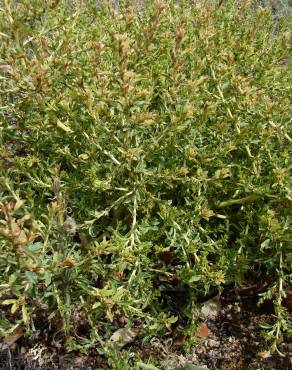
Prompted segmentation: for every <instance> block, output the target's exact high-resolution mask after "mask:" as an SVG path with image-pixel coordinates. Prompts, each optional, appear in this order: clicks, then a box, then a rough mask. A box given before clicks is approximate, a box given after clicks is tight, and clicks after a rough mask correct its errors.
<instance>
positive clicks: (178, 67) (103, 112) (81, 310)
mask: <svg viewBox="0 0 292 370" xmlns="http://www.w3.org/2000/svg"><path fill="white" fill-rule="evenodd" d="M290 27H291V22H290V20H289V18H288V20H287V19H284V18H281V17H279V18H278V19H277V21H276V22H275V20H274V16H273V13H272V12H271V11H270V10H269V9H264V8H256V7H255V6H254V4H253V3H252V2H251V1H237V2H235V1H229V0H227V1H224V2H222V5H221V6H218V5H217V3H216V4H214V3H213V2H211V1H207V2H196V3H195V4H193V5H192V6H190V4H189V2H187V1H180V2H179V4H177V3H175V2H172V1H170V2H163V1H155V2H153V1H150V2H149V4H147V5H143V6H140V7H138V8H136V7H135V6H134V5H129V4H127V2H125V3H122V2H119V4H118V5H117V4H113V5H112V6H111V5H109V4H108V3H106V4H105V3H104V4H100V3H98V2H96V1H93V0H87V1H73V0H72V1H69V0H67V1H66V0H60V1H41V0H21V1H13V0H5V1H3V2H1V9H0V38H1V43H0V86H1V92H0V99H1V100H0V120H1V127H0V141H1V154H0V175H1V184H0V193H1V194H0V197H1V203H0V218H1V221H0V222H1V227H0V237H1V238H0V271H1V278H0V279H1V285H0V295H1V312H2V316H1V336H6V335H8V334H9V333H10V334H11V333H13V332H15V330H16V328H17V327H19V326H23V325H25V327H26V331H27V333H28V335H29V334H30V333H32V332H33V331H35V330H38V329H42V330H50V332H51V333H55V334H56V333H57V334H58V335H59V337H62V338H65V340H66V346H67V348H68V349H78V348H79V349H82V350H87V349H89V348H92V347H96V346H97V347H98V350H99V351H100V353H104V354H108V356H109V364H110V363H111V362H110V361H113V363H115V362H116V361H118V360H117V358H118V357H116V358H115V356H116V354H117V353H118V352H117V351H116V352H115V351H113V350H112V349H110V348H111V347H110V344H109V341H108V338H109V337H110V336H111V335H112V333H113V332H114V331H115V330H116V329H117V328H119V327H129V328H134V329H137V328H138V329H139V338H140V339H141V340H142V341H147V340H148V339H149V338H150V337H151V336H153V335H162V334H164V333H165V332H169V331H173V332H181V333H183V334H184V335H185V336H186V338H188V339H189V341H188V342H186V343H188V345H191V344H192V343H193V341H194V340H195V338H194V333H195V331H194V328H195V326H196V325H197V323H198V322H199V320H200V318H201V317H200V310H199V309H198V305H197V301H198V300H200V299H201V298H202V297H203V296H208V294H211V295H212V294H213V295H214V294H217V293H218V292H221V291H222V289H224V287H226V286H230V285H235V286H240V285H245V284H249V283H254V282H255V281H256V282H266V284H265V292H264V293H263V294H262V295H261V301H263V300H265V299H272V300H273V301H274V304H275V317H274V323H273V324H272V325H270V324H269V325H266V326H265V328H266V330H267V333H266V334H267V337H268V338H270V339H271V340H272V341H273V343H274V344H273V348H274V349H276V342H277V340H281V335H282V334H281V333H284V332H287V333H288V334H289V333H290V334H291V327H290V326H289V320H288V312H287V310H286V309H285V308H284V307H283V305H282V300H283V298H284V296H285V292H287V291H288V289H289V277H290V274H291V262H292V253H291V244H290V246H289V239H291V229H290V230H289V227H290V226H291V225H290V223H291V218H290V219H289V217H290V216H291V197H292V195H291V187H290V185H291V182H290V179H291V178H289V176H290V175H291V116H292V115H291V114H292V109H291V106H292V105H291V86H292V85H291V83H292V74H291V45H292V42H291V28H290ZM289 131H290V132H289ZM289 212H290V216H289ZM186 346H187V344H186ZM119 361H122V359H121V358H119ZM111 366H113V365H111Z"/></svg>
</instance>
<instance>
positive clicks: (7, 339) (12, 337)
mask: <svg viewBox="0 0 292 370" xmlns="http://www.w3.org/2000/svg"><path fill="white" fill-rule="evenodd" d="M22 336H23V331H22V328H21V327H20V326H18V327H17V328H16V329H15V330H14V332H13V334H11V335H7V336H6V337H4V338H3V342H4V343H5V344H7V345H8V346H11V345H12V344H13V343H15V342H16V341H17V340H18V339H19V338H21V337H22Z"/></svg>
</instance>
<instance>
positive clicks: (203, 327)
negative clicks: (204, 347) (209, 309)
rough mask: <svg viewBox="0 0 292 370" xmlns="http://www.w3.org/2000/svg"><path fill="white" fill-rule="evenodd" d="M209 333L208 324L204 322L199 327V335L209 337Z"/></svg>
mask: <svg viewBox="0 0 292 370" xmlns="http://www.w3.org/2000/svg"><path fill="white" fill-rule="evenodd" d="M208 335H209V328H208V325H207V324H206V323H205V322H203V323H201V324H200V325H199V326H198V328H197V337H199V338H203V337H207V336H208Z"/></svg>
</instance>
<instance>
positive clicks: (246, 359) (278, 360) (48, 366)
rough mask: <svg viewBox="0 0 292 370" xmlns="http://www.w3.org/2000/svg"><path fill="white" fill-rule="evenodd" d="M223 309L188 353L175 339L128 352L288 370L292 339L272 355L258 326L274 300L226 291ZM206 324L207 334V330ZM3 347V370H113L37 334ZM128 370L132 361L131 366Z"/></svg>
mask: <svg viewBox="0 0 292 370" xmlns="http://www.w3.org/2000/svg"><path fill="white" fill-rule="evenodd" d="M220 303H221V310H220V311H219V312H218V314H217V316H216V317H213V318H207V319H206V321H205V324H204V325H205V327H204V330H203V331H202V333H201V338H199V339H198V343H197V344H196V345H195V346H194V347H193V348H192V349H191V350H190V351H189V352H188V353H185V352H184V351H183V350H182V348H181V343H178V342H177V341H174V340H173V339H172V338H171V337H165V338H160V339H158V338H153V339H152V340H151V341H150V342H149V343H148V344H146V345H143V346H142V345H141V343H139V342H138V341H136V342H134V343H132V344H131V345H128V346H127V350H130V351H131V352H133V356H134V357H133V359H134V358H135V357H136V356H135V353H136V354H137V353H139V354H140V356H142V358H143V359H144V361H145V362H147V360H148V359H149V358H150V357H151V358H156V359H159V362H160V369H161V370H173V369H176V368H177V367H180V366H183V365H186V364H193V365H200V366H206V367H207V368H208V369H209V370H272V369H273V370H290V369H292V341H291V338H284V339H283V341H282V343H281V344H280V345H279V347H278V349H279V351H280V352H281V353H282V356H281V355H279V354H278V353H274V354H270V353H269V352H268V348H269V346H268V344H267V343H266V341H265V340H264V338H263V336H262V330H261V329H260V327H259V324H260V323H262V322H269V321H271V320H272V317H273V312H272V310H273V306H272V304H271V305H269V304H266V305H265V306H262V307H260V308H259V307H257V305H256V295H254V294H250V293H248V295H247V296H244V295H238V294H237V295H236V294H235V293H234V292H228V293H226V294H225V295H223V296H222V297H221V299H220ZM206 328H207V332H206V330H205V329H206ZM1 346H2V347H0V370H57V369H58V370H59V369H60V370H61V369H62V370H83V369H86V370H99V369H100V370H101V369H110V367H108V365H107V363H106V361H105V359H104V358H103V357H102V356H100V355H98V354H97V352H96V351H93V352H91V353H89V354H88V355H87V356H85V355H82V354H80V353H78V352H71V353H65V350H64V348H62V347H61V348H60V347H57V346H53V345H50V346H49V345H48V344H45V343H42V340H41V339H40V337H39V336H38V337H37V338H35V340H34V339H33V338H25V337H21V338H20V339H19V340H17V341H16V342H15V343H13V344H12V345H11V346H7V345H6V346H5V345H3V344H2V345H1ZM129 368H131V365H130V364H129Z"/></svg>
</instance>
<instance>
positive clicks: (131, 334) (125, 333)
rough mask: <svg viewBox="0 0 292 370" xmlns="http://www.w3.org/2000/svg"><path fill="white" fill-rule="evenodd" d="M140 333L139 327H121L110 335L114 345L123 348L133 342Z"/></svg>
mask: <svg viewBox="0 0 292 370" xmlns="http://www.w3.org/2000/svg"><path fill="white" fill-rule="evenodd" d="M138 333H139V330H138V329H135V328H134V329H131V328H121V329H118V330H117V331H115V332H114V334H113V335H112V336H111V337H110V342H111V344H112V345H114V346H115V347H118V348H123V347H124V346H125V345H127V344H129V343H131V342H133V341H134V340H135V338H136V337H137V335H138Z"/></svg>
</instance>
